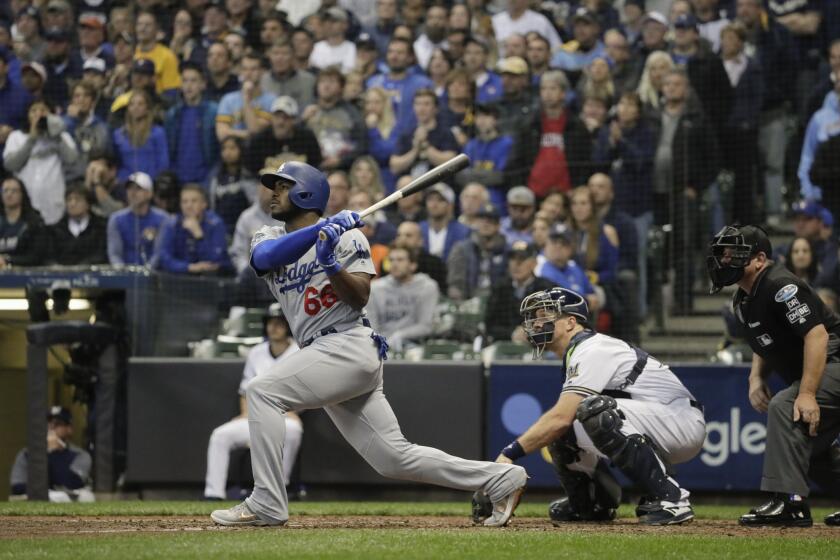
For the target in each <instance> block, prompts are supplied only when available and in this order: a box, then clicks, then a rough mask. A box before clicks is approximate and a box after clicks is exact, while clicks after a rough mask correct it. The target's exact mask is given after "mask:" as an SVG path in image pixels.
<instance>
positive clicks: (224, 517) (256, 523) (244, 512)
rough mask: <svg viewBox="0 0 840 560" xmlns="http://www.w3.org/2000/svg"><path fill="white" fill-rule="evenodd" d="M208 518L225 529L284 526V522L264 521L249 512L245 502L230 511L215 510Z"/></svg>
mask: <svg viewBox="0 0 840 560" xmlns="http://www.w3.org/2000/svg"><path fill="white" fill-rule="evenodd" d="M210 518H211V519H212V520H213V521H215V522H216V523H218V524H219V525H225V526H226V527H268V526H279V525H285V524H286V522H285V521H279V522H277V521H274V522H272V521H266V520H264V519H262V518H261V517H260V516H259V515H257V514H256V513H254V512H253V511H251V509H250V508H249V507H248V504H247V503H246V502H242V503H241V504H239V505H236V506H233V507H232V508H230V509H217V510H216V511H214V512H213V513H211V514H210Z"/></svg>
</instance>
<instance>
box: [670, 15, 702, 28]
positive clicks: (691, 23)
mask: <svg viewBox="0 0 840 560" xmlns="http://www.w3.org/2000/svg"><path fill="white" fill-rule="evenodd" d="M674 29H695V30H696V29H697V18H696V17H694V14H680V15H678V16H677V19H675V20H674Z"/></svg>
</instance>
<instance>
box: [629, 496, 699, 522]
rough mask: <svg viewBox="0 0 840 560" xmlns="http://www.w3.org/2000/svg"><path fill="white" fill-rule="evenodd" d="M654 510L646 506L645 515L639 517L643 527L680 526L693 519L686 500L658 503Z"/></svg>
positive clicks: (692, 512) (692, 513)
mask: <svg viewBox="0 0 840 560" xmlns="http://www.w3.org/2000/svg"><path fill="white" fill-rule="evenodd" d="M657 505H658V506H659V507H657V508H656V509H654V508H652V507H650V506H648V510H647V513H645V514H644V515H642V516H641V517H639V523H641V524H643V525H681V524H683V523H688V522H689V521H691V520H692V519H694V510H693V509H691V504H689V503H688V500H682V501H680V502H677V503H674V502H664V501H663V502H659V504H657Z"/></svg>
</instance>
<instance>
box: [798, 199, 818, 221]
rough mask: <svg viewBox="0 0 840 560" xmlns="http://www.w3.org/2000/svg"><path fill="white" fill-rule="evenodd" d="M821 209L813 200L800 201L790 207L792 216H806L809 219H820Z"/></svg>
mask: <svg viewBox="0 0 840 560" xmlns="http://www.w3.org/2000/svg"><path fill="white" fill-rule="evenodd" d="M822 210H823V207H822V206H820V204H819V203H817V202H814V201H813V200H800V201H799V202H796V203H795V204H794V205H793V206H792V207H791V213H792V214H793V215H794V216H800V215H802V216H807V217H809V218H820V217H821V214H822Z"/></svg>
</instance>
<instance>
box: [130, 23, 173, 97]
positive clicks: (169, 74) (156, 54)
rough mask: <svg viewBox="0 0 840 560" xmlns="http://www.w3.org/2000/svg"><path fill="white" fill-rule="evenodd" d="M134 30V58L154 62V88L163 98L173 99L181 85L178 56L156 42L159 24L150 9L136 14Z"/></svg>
mask: <svg viewBox="0 0 840 560" xmlns="http://www.w3.org/2000/svg"><path fill="white" fill-rule="evenodd" d="M134 32H135V34H136V35H137V48H136V49H135V51H134V58H135V59H139V58H145V59H148V60H151V61H152V62H154V63H155V89H156V91H157V94H158V95H160V96H163V97H164V98H169V99H174V98H175V96H177V95H178V88H179V87H180V86H181V76H180V74H178V57H176V56H175V53H173V52H172V51H171V50H170V49H169V47H166V46H164V45H161V44H160V43H158V33H159V32H160V26H159V24H158V19H157V16H156V15H155V13H154V12H151V11H141V12H140V13H139V14H137V20H136V24H135V26H134Z"/></svg>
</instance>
